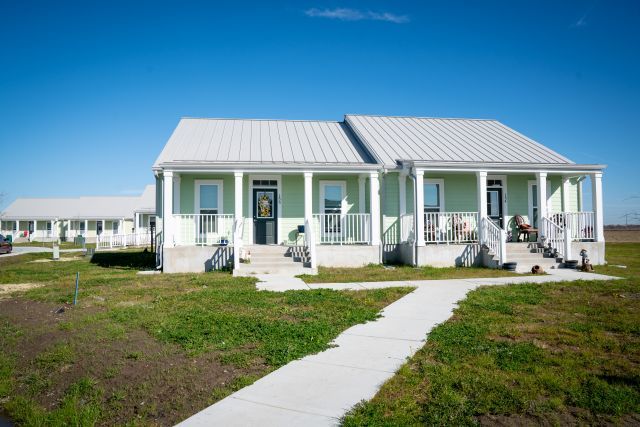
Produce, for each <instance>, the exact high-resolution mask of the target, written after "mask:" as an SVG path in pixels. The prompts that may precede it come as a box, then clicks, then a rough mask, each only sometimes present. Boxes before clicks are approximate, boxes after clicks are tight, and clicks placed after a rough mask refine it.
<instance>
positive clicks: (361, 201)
mask: <svg viewBox="0 0 640 427" xmlns="http://www.w3.org/2000/svg"><path fill="white" fill-rule="evenodd" d="M366 182H367V177H366V176H365V175H360V176H358V212H360V213H366V212H367V207H366V204H367V199H366V194H365V191H364V188H365V186H364V185H365V183H366Z"/></svg>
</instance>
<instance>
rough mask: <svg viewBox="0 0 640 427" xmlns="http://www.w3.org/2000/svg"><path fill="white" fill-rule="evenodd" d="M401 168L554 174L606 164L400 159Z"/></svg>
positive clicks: (589, 170)
mask: <svg viewBox="0 0 640 427" xmlns="http://www.w3.org/2000/svg"><path fill="white" fill-rule="evenodd" d="M399 163H400V165H401V167H402V168H403V169H408V168H415V169H418V170H424V171H442V172H478V171H487V172H503V173H536V172H547V173H555V174H587V173H596V172H602V171H604V169H606V167H607V165H600V164H594V165H592V164H575V163H480V162H477V163H476V162H422V161H416V160H401V161H400V162H399Z"/></svg>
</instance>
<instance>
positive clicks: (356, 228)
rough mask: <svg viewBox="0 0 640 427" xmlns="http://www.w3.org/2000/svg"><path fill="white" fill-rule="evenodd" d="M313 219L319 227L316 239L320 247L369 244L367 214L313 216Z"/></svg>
mask: <svg viewBox="0 0 640 427" xmlns="http://www.w3.org/2000/svg"><path fill="white" fill-rule="evenodd" d="M313 219H314V223H317V224H318V226H319V227H318V232H317V234H316V237H317V238H318V242H319V243H320V244H321V245H326V244H329V245H331V244H338V245H353V244H368V243H370V242H371V215H370V214H368V213H350V214H338V213H336V214H313ZM305 231H306V229H305ZM306 234H307V233H306V232H305V235H306Z"/></svg>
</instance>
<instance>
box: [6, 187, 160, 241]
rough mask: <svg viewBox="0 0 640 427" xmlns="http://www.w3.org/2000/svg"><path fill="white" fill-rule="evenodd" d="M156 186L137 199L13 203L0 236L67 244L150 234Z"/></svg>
mask: <svg viewBox="0 0 640 427" xmlns="http://www.w3.org/2000/svg"><path fill="white" fill-rule="evenodd" d="M155 197H156V191H155V185H148V186H146V187H145V189H144V191H143V192H142V194H141V195H139V196H87V197H77V198H21V199H16V200H15V201H14V202H13V203H11V204H10V205H9V206H8V207H7V209H5V210H4V211H3V212H2V213H1V214H0V234H3V235H5V236H12V238H13V240H14V241H40V242H46V241H53V240H58V239H60V240H62V241H70V240H73V239H74V238H75V237H77V236H84V237H85V239H86V241H87V242H96V241H97V240H98V236H101V237H102V238H104V237H106V236H119V235H130V234H139V233H149V232H150V230H151V229H152V228H153V227H155Z"/></svg>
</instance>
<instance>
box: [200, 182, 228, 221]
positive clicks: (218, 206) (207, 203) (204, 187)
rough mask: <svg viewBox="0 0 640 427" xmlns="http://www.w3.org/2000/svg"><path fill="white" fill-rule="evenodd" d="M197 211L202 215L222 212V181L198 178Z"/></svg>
mask: <svg viewBox="0 0 640 427" xmlns="http://www.w3.org/2000/svg"><path fill="white" fill-rule="evenodd" d="M195 190H196V197H195V199H196V200H195V213H196V214H201V215H218V214H222V181H220V180H210V179H207V180H196V188H195Z"/></svg>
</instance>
